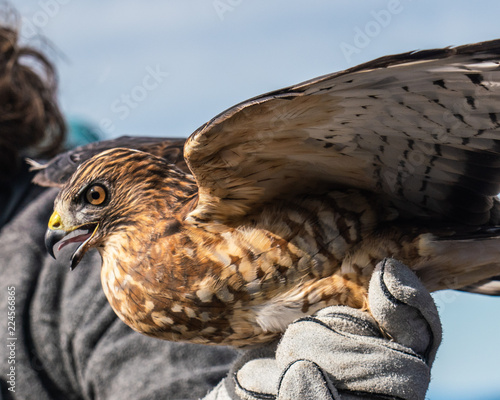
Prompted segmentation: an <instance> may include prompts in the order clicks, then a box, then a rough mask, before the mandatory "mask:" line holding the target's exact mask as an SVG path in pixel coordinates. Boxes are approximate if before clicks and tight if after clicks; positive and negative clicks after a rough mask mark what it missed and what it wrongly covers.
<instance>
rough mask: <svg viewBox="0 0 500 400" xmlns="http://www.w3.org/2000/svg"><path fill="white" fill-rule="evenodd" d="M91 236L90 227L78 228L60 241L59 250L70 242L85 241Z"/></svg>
mask: <svg viewBox="0 0 500 400" xmlns="http://www.w3.org/2000/svg"><path fill="white" fill-rule="evenodd" d="M91 236H92V231H91V230H89V229H76V230H74V231H73V232H71V233H70V234H69V235H68V236H66V237H65V238H64V240H62V241H61V242H60V243H59V246H58V247H57V251H60V250H61V249H62V248H63V247H64V246H66V245H68V244H70V243H80V242H85V241H86V240H87V239H88V238H89V237H91Z"/></svg>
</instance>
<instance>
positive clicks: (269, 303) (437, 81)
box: [36, 40, 500, 346]
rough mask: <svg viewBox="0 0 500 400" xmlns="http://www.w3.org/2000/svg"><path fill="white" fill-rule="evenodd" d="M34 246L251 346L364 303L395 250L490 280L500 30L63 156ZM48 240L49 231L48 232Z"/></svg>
mask: <svg viewBox="0 0 500 400" xmlns="http://www.w3.org/2000/svg"><path fill="white" fill-rule="evenodd" d="M37 168H38V169H39V170H40V171H39V173H38V176H37V177H36V181H37V182H38V183H41V184H45V185H56V186H57V185H60V186H62V189H61V191H60V192H59V194H58V196H57V198H56V200H55V205H54V212H53V214H52V216H51V218H50V221H49V229H48V231H47V235H46V244H47V248H48V250H49V252H51V253H52V254H54V253H53V252H54V247H55V250H56V252H57V250H58V249H60V248H62V247H64V246H65V245H67V244H69V243H74V242H77V243H79V246H78V248H77V249H76V251H75V252H74V254H73V256H72V264H71V265H72V268H74V267H76V265H77V264H78V262H79V261H80V260H81V258H82V257H83V255H84V254H85V252H86V251H87V250H88V249H90V248H93V247H94V248H97V249H98V250H99V252H100V254H101V256H102V267H101V268H102V269H101V271H102V272H101V278H102V286H103V289H104V292H105V294H106V296H107V298H108V300H109V302H110V304H111V306H112V307H113V309H114V310H115V312H116V313H117V314H118V316H119V317H120V318H121V319H122V320H123V321H124V322H125V323H127V324H128V325H129V326H131V327H132V328H133V329H135V330H137V331H139V332H142V333H144V334H146V335H150V336H153V337H157V338H162V339H167V340H174V341H177V340H182V341H190V342H195V343H207V344H225V345H232V346H248V345H255V344H259V343H266V342H269V341H272V340H274V339H276V338H277V337H279V335H280V334H281V333H282V332H283V331H284V330H285V328H286V327H287V325H288V324H289V323H290V322H292V321H293V320H295V319H297V318H300V317H302V316H304V315H308V314H312V313H314V312H316V311H317V310H319V309H320V308H323V307H325V306H328V305H335V304H342V305H347V306H350V307H357V308H362V309H369V304H367V285H368V282H369V279H370V276H371V274H372V271H373V269H374V267H375V265H376V264H377V263H378V262H379V261H381V260H382V259H384V258H385V257H394V258H396V259H399V260H400V261H402V262H404V263H405V264H407V265H408V266H410V268H412V269H413V270H414V271H415V272H416V274H417V275H418V276H419V278H420V279H421V280H422V282H423V284H424V285H425V287H426V288H427V289H428V290H429V291H436V290H441V289H464V290H469V291H474V292H477V293H484V294H496V295H498V294H500V282H499V281H498V277H497V276H498V275H500V206H499V204H500V203H499V201H498V200H497V198H496V195H497V193H498V192H500V40H494V41H489V42H482V43H476V44H471V45H465V46H460V47H454V48H444V49H435V50H427V51H418V52H408V53H404V54H398V55H392V56H386V57H382V58H379V59H376V60H374V61H371V62H368V63H365V64H362V65H359V66H356V67H353V68H350V69H347V70H345V71H342V72H338V73H333V74H330V75H325V76H322V77H319V78H316V79H312V80H309V81H306V82H304V83H300V84H298V85H294V86H290V87H287V88H285V89H281V90H277V91H273V92H270V93H267V94H264V95H261V96H258V97H255V98H253V99H250V100H247V101H245V102H242V103H240V104H237V105H236V106H234V107H232V108H230V109H228V110H226V111H224V112H222V113H221V114H219V115H218V116H216V117H215V118H213V119H212V120H211V121H209V122H207V123H206V124H205V125H203V126H201V127H200V128H199V129H198V130H196V131H195V132H194V133H193V134H192V135H191V136H190V137H189V138H188V139H187V141H186V142H185V144H184V140H171V139H160V138H131V137H124V138H119V139H115V140H112V141H108V142H102V143H98V144H96V145H91V146H87V147H84V148H80V149H77V150H75V151H72V152H69V153H66V154H63V155H61V156H59V157H57V158H56V159H54V160H52V161H51V162H50V163H49V164H46V165H45V166H40V165H38V167H37ZM56 245H57V246H56Z"/></svg>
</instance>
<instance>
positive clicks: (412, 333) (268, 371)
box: [205, 259, 441, 400]
mask: <svg viewBox="0 0 500 400" xmlns="http://www.w3.org/2000/svg"><path fill="white" fill-rule="evenodd" d="M368 296H369V304H370V311H371V315H370V314H369V313H367V312H362V311H360V310H357V309H352V308H349V307H344V306H333V307H327V308H324V309H323V310H320V311H319V312H318V313H316V314H315V315H314V316H310V317H305V318H301V319H299V320H297V321H295V322H294V323H293V324H291V325H290V326H289V327H288V329H287V330H286V332H285V334H284V335H283V338H282V339H281V341H280V343H279V344H278V345H277V347H276V345H274V346H267V347H264V348H260V349H255V350H249V351H247V352H246V353H245V354H244V355H243V356H242V357H241V358H240V359H239V360H238V361H237V362H236V363H235V365H234V366H233V368H232V370H231V372H230V373H229V375H228V377H227V378H226V379H224V380H223V381H222V382H221V383H220V384H219V385H218V386H217V387H216V388H215V389H214V390H213V391H212V392H210V393H209V394H208V395H207V396H206V397H205V400H226V399H252V400H254V399H279V400H285V399H287V400H288V399H290V400H292V399H305V400H307V399H321V400H354V399H368V398H369V399H405V400H420V399H424V398H425V393H426V391H427V387H428V385H429V381H430V368H431V366H432V362H433V361H434V358H435V356H436V352H437V349H438V347H439V344H440V343H441V324H440V321H439V316H438V312H437V309H436V306H435V304H434V301H433V300H432V297H431V296H430V294H429V293H428V291H427V290H426V289H425V287H424V286H423V285H422V284H421V283H420V281H419V280H418V278H417V277H416V276H415V274H414V273H413V272H412V271H411V270H410V269H409V268H408V267H406V266H405V265H403V264H401V263H399V262H398V261H395V260H392V259H386V260H384V261H382V262H381V263H379V264H378V265H377V267H376V269H375V272H374V274H373V276H372V278H371V281H370V287H369V292H368Z"/></svg>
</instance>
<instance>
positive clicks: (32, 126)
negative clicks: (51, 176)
mask: <svg viewBox="0 0 500 400" xmlns="http://www.w3.org/2000/svg"><path fill="white" fill-rule="evenodd" d="M56 91H57V76H56V71H55V68H54V66H53V65H52V63H51V62H50V61H49V60H48V59H47V57H46V56H45V55H44V54H42V53H41V52H40V51H39V50H37V49H35V48H32V47H28V46H21V45H20V44H19V31H18V30H17V29H15V28H10V27H7V26H0V173H1V175H0V180H2V179H8V177H9V175H10V176H11V175H12V174H13V173H15V172H16V170H17V169H18V168H19V167H20V166H21V165H22V163H24V160H23V157H26V156H29V157H35V158H46V157H51V156H53V155H55V154H56V153H57V152H58V151H59V150H61V147H62V144H63V142H64V138H65V134H66V126H65V123H64V119H63V116H62V114H61V111H60V110H59V106H58V104H57V100H56Z"/></svg>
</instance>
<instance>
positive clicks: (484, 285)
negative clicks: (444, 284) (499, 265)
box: [459, 275, 500, 296]
mask: <svg viewBox="0 0 500 400" xmlns="http://www.w3.org/2000/svg"><path fill="white" fill-rule="evenodd" d="M459 290H461V291H463V292H470V293H478V294H486V295H489V296H500V275H499V276H494V277H493V278H490V279H485V280H483V281H480V282H477V283H474V284H473V285H468V286H465V287H463V288H461V289H459Z"/></svg>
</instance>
